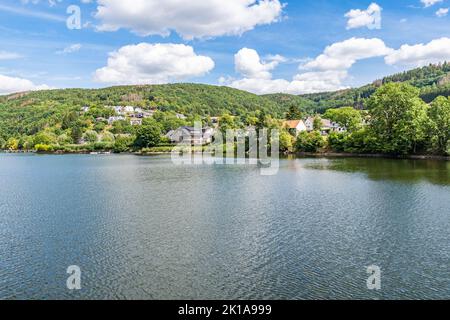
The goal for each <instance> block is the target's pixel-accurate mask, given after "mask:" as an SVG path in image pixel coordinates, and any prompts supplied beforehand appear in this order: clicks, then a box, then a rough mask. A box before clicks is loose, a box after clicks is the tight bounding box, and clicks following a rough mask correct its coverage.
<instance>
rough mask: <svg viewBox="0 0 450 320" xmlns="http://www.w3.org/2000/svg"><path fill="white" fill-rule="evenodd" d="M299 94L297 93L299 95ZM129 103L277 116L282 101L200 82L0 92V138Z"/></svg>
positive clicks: (190, 111)
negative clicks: (73, 115)
mask: <svg viewBox="0 0 450 320" xmlns="http://www.w3.org/2000/svg"><path fill="white" fill-rule="evenodd" d="M298 99H300V98H298ZM105 105H133V106H140V107H143V108H147V109H151V108H157V109H158V110H161V111H173V112H178V113H182V114H185V115H187V116H218V115H222V114H224V113H230V114H232V115H236V116H244V115H247V114H249V113H255V112H256V111H258V110H260V111H264V112H265V113H266V114H269V115H273V116H276V117H282V116H283V115H284V112H285V111H286V110H287V109H286V108H285V106H284V105H283V104H280V103H277V102H276V101H274V100H271V99H268V98H266V97H262V96H258V95H255V94H251V93H248V92H245V91H240V90H236V89H232V88H228V87H217V86H209V85H201V84H171V85H154V86H121V87H111V88H105V89H64V90H49V91H37V92H28V93H19V94H12V95H9V96H3V97H0V137H1V136H3V137H6V136H11V135H31V134H35V133H36V132H39V131H41V130H42V129H44V128H46V127H51V126H55V125H58V123H60V122H61V119H62V118H63V117H64V115H66V114H67V113H69V112H72V111H74V112H77V111H80V110H81V107H83V106H89V107H96V106H97V107H103V106H105Z"/></svg>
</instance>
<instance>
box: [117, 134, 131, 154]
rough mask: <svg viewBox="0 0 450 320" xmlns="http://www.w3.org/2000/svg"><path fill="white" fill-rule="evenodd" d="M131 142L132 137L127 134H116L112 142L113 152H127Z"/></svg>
mask: <svg viewBox="0 0 450 320" xmlns="http://www.w3.org/2000/svg"><path fill="white" fill-rule="evenodd" d="M132 144H133V137H129V136H118V137H116V141H115V142H114V147H113V149H114V152H116V153H121V152H127V151H129V150H130V147H131V145H132Z"/></svg>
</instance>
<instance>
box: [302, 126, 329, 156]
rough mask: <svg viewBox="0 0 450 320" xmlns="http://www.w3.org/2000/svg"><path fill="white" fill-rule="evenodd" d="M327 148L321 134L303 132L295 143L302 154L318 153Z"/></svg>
mask: <svg viewBox="0 0 450 320" xmlns="http://www.w3.org/2000/svg"><path fill="white" fill-rule="evenodd" d="M324 146H325V139H324V138H323V137H322V135H321V134H320V132H318V131H313V132H310V133H308V132H302V133H300V134H299V136H298V138H297V141H296V143H295V148H296V150H297V151H300V152H317V151H319V149H322V148H323V147H324Z"/></svg>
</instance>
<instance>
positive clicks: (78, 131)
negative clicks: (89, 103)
mask: <svg viewBox="0 0 450 320" xmlns="http://www.w3.org/2000/svg"><path fill="white" fill-rule="evenodd" d="M70 136H71V138H72V140H73V142H74V143H79V142H80V140H81V138H82V137H83V129H82V128H81V126H80V125H78V124H76V125H75V126H73V127H72V130H71V134H70Z"/></svg>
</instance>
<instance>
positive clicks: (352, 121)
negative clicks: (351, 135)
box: [324, 107, 363, 132]
mask: <svg viewBox="0 0 450 320" xmlns="http://www.w3.org/2000/svg"><path fill="white" fill-rule="evenodd" d="M324 118H326V119H330V120H331V121H333V122H336V123H338V124H339V125H340V126H342V127H345V128H347V130H348V131H350V132H353V131H356V130H358V129H360V128H361V127H362V123H363V118H362V115H361V111H359V110H356V109H355V108H352V107H344V108H339V109H328V110H327V111H326V112H325V114H324Z"/></svg>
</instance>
